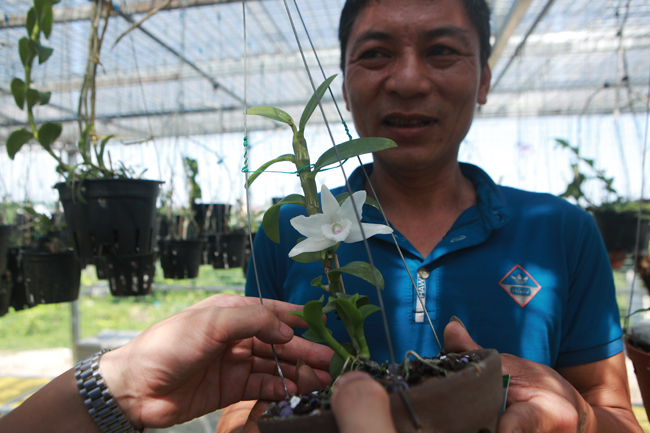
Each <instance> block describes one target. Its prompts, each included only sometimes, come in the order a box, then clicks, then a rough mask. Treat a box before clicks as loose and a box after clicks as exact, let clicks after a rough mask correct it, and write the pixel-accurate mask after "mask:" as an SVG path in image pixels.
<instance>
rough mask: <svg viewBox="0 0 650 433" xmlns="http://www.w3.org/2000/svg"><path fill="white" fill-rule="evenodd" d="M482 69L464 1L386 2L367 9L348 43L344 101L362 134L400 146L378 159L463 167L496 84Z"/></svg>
mask: <svg viewBox="0 0 650 433" xmlns="http://www.w3.org/2000/svg"><path fill="white" fill-rule="evenodd" d="M479 63H480V60H479V38H478V34H477V32H476V29H475V28H474V27H473V25H472V24H471V22H470V20H469V18H468V17H467V14H466V12H465V9H464V7H463V4H462V1H461V0H381V1H380V2H378V1H372V2H371V3H370V4H369V5H368V6H367V7H366V8H365V9H364V10H362V11H361V12H360V13H359V15H358V17H357V19H356V21H355V23H354V26H353V28H352V31H351V33H350V39H349V40H348V45H347V54H346V66H345V83H344V85H343V96H344V98H345V101H346V105H347V107H348V110H350V111H351V112H352V116H353V118H354V123H355V126H356V128H357V131H358V132H359V135H360V136H362V137H386V138H390V139H392V140H394V141H395V142H397V144H398V146H399V147H398V148H395V149H390V150H387V151H384V152H380V153H378V154H376V155H375V160H383V161H386V162H387V163H389V164H399V166H400V167H402V168H406V167H409V166H410V167H411V168H414V169H415V168H418V167H428V168H431V167H432V164H433V166H440V165H441V164H443V165H444V164H447V163H449V162H451V161H456V158H457V155H458V148H459V146H460V143H461V141H462V140H463V138H464V137H465V135H466V134H467V131H468V130H469V127H470V124H471V122H472V118H473V115H474V110H475V107H476V104H477V103H479V104H484V103H485V102H486V97H487V93H488V90H489V86H490V71H489V69H488V68H487V67H486V68H485V70H483V67H482V66H483V65H480V64H479ZM482 70H483V72H482V73H481V71H482Z"/></svg>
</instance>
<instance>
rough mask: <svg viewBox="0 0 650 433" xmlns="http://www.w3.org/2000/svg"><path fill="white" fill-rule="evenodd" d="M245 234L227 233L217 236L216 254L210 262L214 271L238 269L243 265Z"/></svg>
mask: <svg viewBox="0 0 650 433" xmlns="http://www.w3.org/2000/svg"><path fill="white" fill-rule="evenodd" d="M247 238H248V235H247V234H244V233H229V234H224V235H221V236H217V252H216V254H215V256H214V261H213V262H212V267H213V268H215V269H230V268H239V267H241V266H243V264H244V256H245V251H246V239H247Z"/></svg>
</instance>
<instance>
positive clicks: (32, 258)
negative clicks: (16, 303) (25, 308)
mask: <svg viewBox="0 0 650 433" xmlns="http://www.w3.org/2000/svg"><path fill="white" fill-rule="evenodd" d="M23 209H24V211H25V213H26V214H27V215H29V216H30V217H31V221H29V224H30V227H31V228H33V238H32V240H31V242H29V244H28V245H29V246H28V247H25V248H22V249H21V251H20V256H21V257H20V262H21V267H22V276H23V285H24V290H25V297H26V299H27V303H28V304H29V305H36V304H52V303H59V302H71V301H74V300H76V299H77V298H78V297H79V285H80V279H81V266H80V264H79V260H78V259H77V257H75V254H74V251H73V250H72V249H71V248H69V246H68V245H67V242H66V237H65V233H64V231H63V225H64V223H63V222H62V221H61V220H60V217H61V214H57V213H56V212H55V213H54V214H53V215H52V216H51V217H50V216H48V215H46V214H44V213H40V212H37V211H35V210H34V208H33V207H31V206H24V207H23Z"/></svg>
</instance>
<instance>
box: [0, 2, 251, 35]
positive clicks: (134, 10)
mask: <svg viewBox="0 0 650 433" xmlns="http://www.w3.org/2000/svg"><path fill="white" fill-rule="evenodd" d="M238 1H241V0H172V1H171V2H170V3H169V5H168V6H167V7H165V8H163V9H161V10H173V9H184V8H191V7H199V6H210V5H216V4H222V3H224V4H225V3H235V2H238ZM159 4H160V0H145V1H139V2H134V3H129V4H126V5H124V6H121V7H120V8H119V9H117V10H113V11H112V12H111V15H117V14H118V10H119V11H121V12H123V13H125V14H127V15H134V14H146V13H149V11H151V10H152V9H154V8H155V7H156V6H158V5H159ZM92 8H93V7H92V5H88V6H80V7H72V8H54V10H53V12H54V22H55V23H66V22H71V21H84V20H89V19H90V18H91V16H92ZM24 25H25V15H7V16H6V17H5V20H4V21H2V22H0V29H7V28H14V27H23V26H24Z"/></svg>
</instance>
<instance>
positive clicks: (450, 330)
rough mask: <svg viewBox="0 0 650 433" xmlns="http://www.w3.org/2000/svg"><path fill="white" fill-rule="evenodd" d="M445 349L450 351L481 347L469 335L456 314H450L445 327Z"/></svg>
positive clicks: (455, 351)
mask: <svg viewBox="0 0 650 433" xmlns="http://www.w3.org/2000/svg"><path fill="white" fill-rule="evenodd" d="M444 338H445V351H447V352H450V353H457V352H465V351H466V350H478V349H482V347H481V346H479V345H478V344H476V343H475V342H474V340H472V337H470V336H469V333H468V332H467V329H465V325H463V322H461V321H460V319H459V318H458V317H456V316H452V317H451V319H450V320H449V323H448V324H447V326H446V327H445V337H444Z"/></svg>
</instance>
